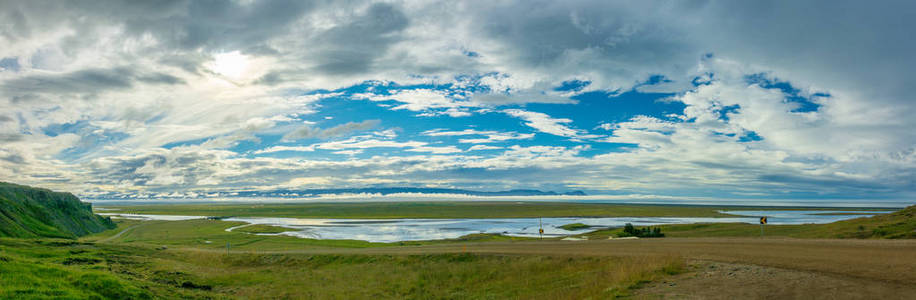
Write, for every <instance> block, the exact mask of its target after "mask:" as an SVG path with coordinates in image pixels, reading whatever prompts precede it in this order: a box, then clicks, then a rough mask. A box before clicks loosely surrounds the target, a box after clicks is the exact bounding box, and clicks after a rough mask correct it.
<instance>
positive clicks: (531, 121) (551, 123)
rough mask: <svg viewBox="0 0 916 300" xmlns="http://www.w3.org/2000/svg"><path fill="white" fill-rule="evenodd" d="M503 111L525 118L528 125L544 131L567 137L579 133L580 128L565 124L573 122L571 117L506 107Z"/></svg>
mask: <svg viewBox="0 0 916 300" xmlns="http://www.w3.org/2000/svg"><path fill="white" fill-rule="evenodd" d="M503 113H505V114H507V115H510V116H513V117H516V118H520V119H522V120H525V121H526V123H525V125H526V126H528V127H531V128H534V129H537V130H538V131H540V132H543V133H549V134H552V135H558V136H565V137H576V136H578V135H579V131H578V130H575V129H572V128H569V127H568V126H566V125H564V124H566V123H572V120H570V119H565V118H561V119H555V118H551V117H550V116H549V115H547V114H545V113H539V112H533V111H526V110H521V109H506V110H503Z"/></svg>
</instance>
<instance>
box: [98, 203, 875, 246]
mask: <svg viewBox="0 0 916 300" xmlns="http://www.w3.org/2000/svg"><path fill="white" fill-rule="evenodd" d="M722 212H723V213H727V214H732V215H736V216H738V217H728V218H690V217H683V218H671V217H666V218H656V217H613V218H541V219H538V218H505V219H300V218H260V217H238V218H236V217H233V218H226V219H224V220H225V221H239V222H245V223H248V224H264V225H274V226H280V227H285V228H289V231H287V232H283V233H279V234H281V235H288V236H294V237H301V238H310V239H335V240H338V239H347V240H364V241H369V242H400V241H419V240H439V239H452V238H458V237H461V236H464V235H468V234H474V233H496V234H503V235H508V236H525V237H537V236H538V228H539V224H540V226H542V227H543V228H544V236H549V237H557V236H567V235H574V234H581V233H585V232H589V231H592V230H596V229H602V228H608V227H621V226H623V225H625V224H626V223H632V224H633V225H636V226H648V225H661V224H692V223H751V224H757V223H758V220H759V217H760V216H767V219H768V223H769V224H823V223H831V222H835V221H840V220H846V219H852V218H859V217H867V216H870V215H825V214H830V213H871V214H877V213H885V212H878V211H824V210H818V211H805V210H792V211H722ZM100 215H108V216H112V217H121V218H128V219H142V220H168V221H179V220H191V219H202V218H206V216H167V215H138V214H119V213H100ZM571 223H582V224H586V225H589V226H594V227H592V228H589V229H584V230H577V231H569V230H564V229H562V228H559V227H560V226H562V225H566V224H571ZM243 226H246V225H243ZM238 227H240V226H236V227H233V228H229V229H227V230H230V231H231V230H233V229H235V228H238Z"/></svg>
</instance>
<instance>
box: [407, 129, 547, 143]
mask: <svg viewBox="0 0 916 300" xmlns="http://www.w3.org/2000/svg"><path fill="white" fill-rule="evenodd" d="M423 134H424V135H427V136H466V135H482V136H486V138H482V139H459V140H458V142H459V143H465V144H487V143H494V142H503V141H508V140H527V139H531V138H533V137H534V134H533V133H521V134H520V133H517V132H499V131H489V130H488V131H480V130H475V129H465V130H462V131H443V130H439V129H434V130H427V131H425V132H423Z"/></svg>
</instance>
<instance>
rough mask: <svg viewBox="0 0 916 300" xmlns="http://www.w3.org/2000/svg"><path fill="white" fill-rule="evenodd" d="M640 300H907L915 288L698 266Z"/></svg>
mask: <svg viewBox="0 0 916 300" xmlns="http://www.w3.org/2000/svg"><path fill="white" fill-rule="evenodd" d="M633 296H634V298H636V299H902V298H901V297H907V296H914V297H916V286H912V285H905V284H900V283H894V282H887V281H879V280H871V279H864V278H855V277H846V276H841V275H834V274H825V273H818V272H810V271H799V270H791V269H781V268H774V267H765V266H757V265H750V264H737V263H722V262H712V261H693V262H691V264H690V267H689V272H686V273H684V274H680V275H676V276H672V277H669V278H667V279H666V280H663V281H659V282H653V283H648V284H646V285H645V286H644V287H643V288H642V289H639V290H636V291H635V293H634V295H633Z"/></svg>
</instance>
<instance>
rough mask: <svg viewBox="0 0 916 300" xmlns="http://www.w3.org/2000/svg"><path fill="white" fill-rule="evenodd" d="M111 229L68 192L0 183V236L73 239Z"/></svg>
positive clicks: (88, 205) (85, 204)
mask: <svg viewBox="0 0 916 300" xmlns="http://www.w3.org/2000/svg"><path fill="white" fill-rule="evenodd" d="M110 228H114V223H112V222H111V219H109V218H104V217H101V216H98V215H96V214H93V213H92V206H91V205H90V204H89V203H84V202H81V201H80V200H79V198H77V197H76V196H73V194H70V193H59V192H52V191H50V190H46V189H40V188H33V187H29V186H23V185H17V184H11V183H5V182H0V237H16V238H34V237H56V238H74V237H77V236H82V235H86V234H90V233H95V232H100V231H104V230H106V229H110Z"/></svg>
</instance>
